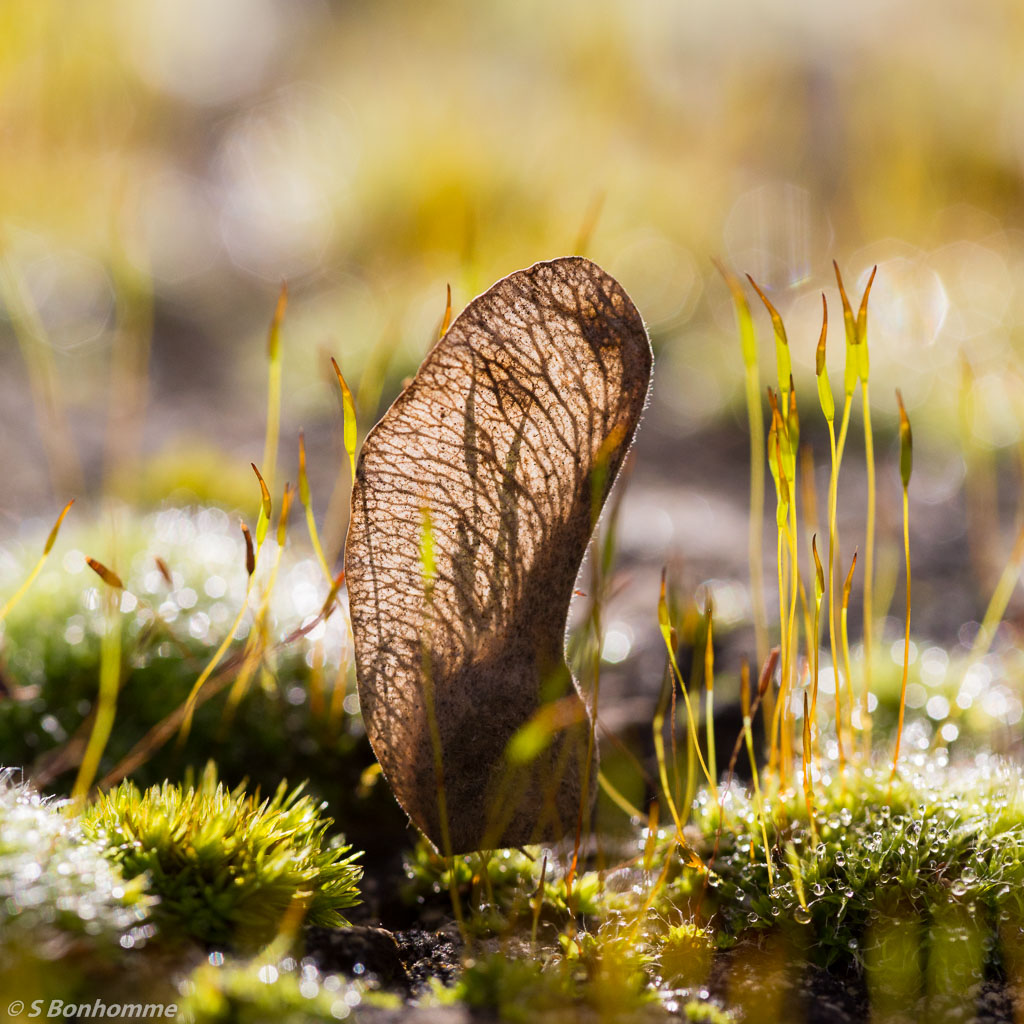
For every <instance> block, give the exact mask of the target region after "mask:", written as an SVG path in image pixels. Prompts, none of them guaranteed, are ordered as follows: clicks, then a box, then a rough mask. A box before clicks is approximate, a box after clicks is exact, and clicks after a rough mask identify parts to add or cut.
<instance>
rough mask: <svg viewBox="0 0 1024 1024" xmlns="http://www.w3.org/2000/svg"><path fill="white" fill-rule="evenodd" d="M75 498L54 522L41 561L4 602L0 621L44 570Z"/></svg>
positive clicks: (0, 610)
mask: <svg viewBox="0 0 1024 1024" xmlns="http://www.w3.org/2000/svg"><path fill="white" fill-rule="evenodd" d="M74 503H75V499H74V498H72V499H71V500H70V501H69V502H68V503H67V504H66V505H65V506H64V508H63V509H62V510H61V513H60V515H59V516H57V522H55V523H54V524H53V529H52V530H50V534H49V536H48V537H47V538H46V543H45V544H44V545H43V553H42V554H41V555H40V556H39V561H37V562H36V564H35V565H34V566H33V567H32V571H31V572H30V573H29V574H28V576H26V577H25V581H24V582H23V583H22V584H21V586H20V587H18V589H17V590H16V591H15V592H14V593H13V594H11V596H10V597H9V598H8V599H7V601H6V602H5V603H4V606H3V607H2V608H0V622H3V621H4V619H6V618H7V616H8V615H9V614H10V613H11V610H12V609H13V608H14V606H15V605H16V604H17V603H18V602H19V601H20V600H21V599H22V598H23V597H24V596H25V594H26V592H27V591H28V588H29V587H31V586H32V584H33V583H35V581H36V577H37V576H38V575H39V574H40V573H41V572H42V571H43V566H44V565H46V560H47V559H48V558H49V557H50V552H51V551H52V550H53V545H54V544H56V543H57V534H58V533H59V532H60V524H61V523H63V522H64V517H65V516H66V515H67V514H68V510H69V509H70V508H71V506H72V505H74Z"/></svg>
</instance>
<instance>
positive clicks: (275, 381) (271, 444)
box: [263, 284, 288, 487]
mask: <svg viewBox="0 0 1024 1024" xmlns="http://www.w3.org/2000/svg"><path fill="white" fill-rule="evenodd" d="M287 308H288V285H287V284H282V285H281V291H280V293H279V294H278V296H277V306H276V307H275V309H274V318H273V320H271V321H270V332H269V334H268V336H267V435H266V440H265V441H264V443H263V472H264V475H265V476H266V478H267V481H268V482H269V486H270V487H273V486H274V478H275V476H276V475H277V447H278V441H279V438H280V436H281V321H282V320H283V319H284V311H285V310H286V309H287Z"/></svg>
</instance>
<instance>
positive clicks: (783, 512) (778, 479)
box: [768, 388, 789, 778]
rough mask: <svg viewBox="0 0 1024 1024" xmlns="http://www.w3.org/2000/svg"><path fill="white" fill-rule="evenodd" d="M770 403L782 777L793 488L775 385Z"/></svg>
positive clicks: (775, 742)
mask: <svg viewBox="0 0 1024 1024" xmlns="http://www.w3.org/2000/svg"><path fill="white" fill-rule="evenodd" d="M768 404H769V405H770V407H771V412H772V422H771V427H770V428H769V430H768V468H769V470H770V471H771V474H772V482H773V483H774V484H775V526H776V542H775V563H776V570H777V573H778V585H779V647H780V652H781V653H780V667H779V696H778V699H777V701H776V704H775V713H774V715H773V717H772V724H771V743H770V751H769V758H768V764H769V768H770V769H771V770H778V771H779V773H780V777H783V778H784V776H785V766H784V765H783V764H782V750H781V747H782V732H783V729H784V725H783V719H784V717H785V705H786V698H787V694H786V682H787V679H788V677H789V648H788V644H787V637H788V636H789V629H788V628H787V619H786V611H787V607H788V602H787V600H786V581H787V579H788V577H787V575H786V562H785V553H786V550H787V549H786V547H785V544H784V541H785V534H786V523H787V518H788V515H789V489H788V486H787V484H786V479H785V469H784V467H783V463H782V451H781V443H780V441H779V433H780V432H781V431H782V417H781V416H780V414H779V406H778V401H777V399H776V397H775V393H774V392H773V391H772V389H771V388H769V389H768Z"/></svg>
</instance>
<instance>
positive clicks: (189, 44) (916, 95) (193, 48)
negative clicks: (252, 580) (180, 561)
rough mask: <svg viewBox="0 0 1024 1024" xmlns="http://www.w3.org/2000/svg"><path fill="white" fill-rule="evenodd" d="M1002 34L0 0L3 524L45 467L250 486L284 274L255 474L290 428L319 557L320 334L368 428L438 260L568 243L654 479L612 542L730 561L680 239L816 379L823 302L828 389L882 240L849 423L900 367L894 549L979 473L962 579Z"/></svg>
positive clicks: (229, 489) (325, 7)
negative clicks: (306, 473) (630, 300)
mask: <svg viewBox="0 0 1024 1024" xmlns="http://www.w3.org/2000/svg"><path fill="white" fill-rule="evenodd" d="M1022 44H1024V9H1022V8H1021V6H1020V5H1019V4H1017V3H1015V2H1013V0H1004V2H993V3H988V4H984V5H978V4H975V3H970V2H967V0H948V2H945V3H942V4H940V5H936V4H935V3H932V2H926V0H887V2H881V0H867V2H865V3H861V4H857V5H834V4H817V3H811V2H805V0H794V2H790V3H787V4H784V5H778V4H772V3H767V2H762V0H732V2H720V0H690V2H687V3H685V4H684V3H679V2H677V0H639V2H632V0H631V2H627V0H574V2H566V3H561V4H555V5H552V4H547V3H542V2H539V0H516V2H501V3H488V4H477V3H468V2H457V0H450V2H444V3H434V4H429V5H414V4H405V3H399V2H387V0H381V2H376V3H372V4H370V3H359V2H329V0H216V2H209V0H178V2H176V3H173V4H169V3H164V2H160V0H109V2H106V3H93V4H82V3H76V2H73V0H5V3H4V4H3V5H2V7H0V132H2V139H3V148H2V159H0V211H2V215H0V432H2V433H0V437H2V443H0V479H2V480H3V482H4V486H3V488H2V490H0V533H2V534H3V535H7V536H11V535H13V534H17V533H19V532H20V531H24V530H28V529H38V524H41V523H43V522H46V523H49V522H52V518H53V515H54V514H55V512H56V510H57V509H58V508H59V506H60V505H61V504H62V503H63V501H64V500H66V499H67V498H68V497H71V496H73V495H77V496H79V498H80V499H82V498H86V497H89V496H92V497H99V496H101V495H104V494H107V493H116V494H118V495H120V496H121V497H124V498H126V499H129V500H131V501H134V502H137V503H140V504H143V505H153V504H159V503H160V502H162V501H165V500H167V499H177V500H190V499H194V498H198V499H203V500H214V501H219V502H220V503H221V504H224V505H226V506H232V505H238V504H240V503H243V504H244V503H246V502H248V507H250V508H252V507H253V505H254V504H255V500H256V497H257V496H256V494H254V493H253V486H252V481H251V478H250V477H249V475H248V474H249V470H248V465H247V463H248V462H249V461H251V460H257V461H258V459H259V457H260V455H261V453H262V444H263V429H264V417H265V396H266V372H267V369H266V333H267V325H268V323H269V320H270V317H271V315H272V312H273V309H274V304H275V301H276V296H277V292H278V289H279V287H280V284H281V282H282V281H283V280H286V281H287V282H288V286H289V289H290V296H291V297H290V304H289V307H288V313H287V317H286V320H285V325H284V332H283V344H284V412H283V416H284V419H283V432H282V454H281V471H280V482H283V479H284V478H285V477H287V476H291V477H292V479H294V468H295V463H296V455H295V446H296V442H297V435H298V430H299V428H300V427H304V428H305V430H306V439H307V446H308V448H309V458H310V466H311V475H312V479H313V482H314V492H315V501H316V503H317V509H318V515H322V516H324V517H325V518H326V519H327V532H328V534H329V535H331V542H332V544H333V545H334V548H335V549H337V547H338V546H339V545H340V532H341V529H342V527H343V518H344V516H343V510H342V506H343V504H344V487H343V485H337V481H336V478H337V476H338V471H339V467H340V466H341V465H342V464H343V452H342V447H341V439H340V429H339V424H340V420H339V417H338V411H337V402H336V397H335V392H334V389H333V388H332V386H331V381H330V379H329V376H328V375H329V372H330V371H329V363H328V354H333V355H335V356H336V357H337V358H338V360H339V362H340V364H341V366H342V367H343V369H344V370H345V373H346V375H347V376H348V378H349V380H350V381H352V382H354V386H355V388H356V391H357V399H358V403H359V413H360V419H361V424H362V427H363V428H365V427H366V426H368V425H369V424H370V423H371V422H372V421H373V420H374V419H375V417H376V416H377V415H378V413H379V412H380V410H381V409H382V408H383V407H384V405H386V403H387V402H388V401H390V399H391V398H392V397H393V396H394V394H395V393H396V391H397V389H398V387H399V386H400V383H401V381H402V379H403V378H404V377H405V376H407V375H408V374H409V373H411V372H412V371H413V370H414V368H415V366H416V365H417V363H418V361H419V359H420V358H421V356H422V354H423V353H424V352H425V351H426V349H427V348H428V346H429V345H430V344H431V343H432V341H433V340H434V339H435V337H436V333H437V329H438V325H439V323H440V320H441V317H442V315H443V311H444V303H445V285H446V283H450V284H451V286H452V291H453V298H454V305H455V309H456V311H458V309H460V308H461V307H462V306H463V305H464V304H465V303H466V302H467V301H468V300H469V299H470V298H471V297H472V296H473V295H474V294H476V293H477V292H479V291H481V290H483V289H484V288H485V287H486V286H487V285H489V284H490V283H491V282H492V281H494V280H495V279H497V278H498V277H500V276H503V275H505V274H506V273H509V272H511V271H513V270H515V269H518V268H520V267H523V266H526V265H529V264H530V263H533V262H535V261H537V260H540V259H546V258H551V257H555V256H559V255H563V254H566V253H569V252H573V251H578V250H580V249H581V248H582V249H585V250H586V252H587V254H588V255H590V256H592V257H593V258H594V259H596V260H597V261H598V262H600V263H601V264H602V265H604V266H605V267H606V269H608V270H609V271H611V272H612V273H613V274H615V275H616V276H618V277H619V279H620V280H621V281H622V282H623V284H624V285H625V287H626V288H627V290H628V291H629V292H630V293H631V295H632V296H633V297H634V299H635V301H636V303H637V305H638V306H639V308H640V309H641V311H642V312H643V314H644V316H645V318H646V320H647V322H648V324H649V326H650V330H651V333H652V337H653V340H654V344H655V348H656V352H657V357H658V365H657V371H656V384H655V389H654V394H653V399H652V405H651V411H650V415H649V417H648V423H647V424H646V425H645V428H644V430H643V431H642V432H641V433H642V437H641V448H640V455H641V459H639V460H638V463H639V466H638V470H637V480H638V482H639V483H640V485H641V493H642V494H646V495H647V496H648V497H650V495H652V494H653V495H655V497H656V498H657V500H656V501H649V500H648V501H646V502H644V503H640V504H637V505H636V506H635V509H634V511H635V512H636V513H637V515H635V516H633V517H632V518H628V517H627V518H626V519H624V522H626V523H629V522H632V523H633V524H634V525H633V526H632V527H629V526H625V527H624V538H623V542H624V545H625V546H626V548H627V550H628V548H629V545H630V543H634V544H635V545H646V546H647V547H650V548H655V549H657V551H658V555H657V558H658V560H666V559H668V558H670V557H672V554H673V552H676V551H677V552H678V553H679V554H680V557H684V556H685V557H686V558H688V559H689V560H690V561H691V563H692V562H693V560H694V559H697V560H698V561H699V559H700V558H701V557H706V560H707V562H708V566H710V565H712V564H718V565H721V564H722V561H723V560H724V561H725V570H726V575H727V574H728V571H731V570H735V571H736V572H737V573H739V572H741V570H742V567H743V565H744V564H745V563H744V559H745V536H746V534H745V525H744V516H745V507H744V504H743V502H744V501H745V493H746V491H745V488H746V473H747V467H746V452H745V448H744V446H743V445H744V442H743V437H744V434H743V431H744V429H745V412H744V408H743V377H742V365H741V362H740V357H739V349H738V344H737V341H736V335H735V327H734V322H733V313H732V309H731V305H730V302H729V297H728V292H727V290H726V289H725V287H724V286H723V284H722V282H721V280H720V278H719V277H718V276H717V273H716V272H715V270H714V269H713V267H712V262H711V260H712V257H719V258H721V259H722V260H723V261H724V262H726V263H727V264H728V265H730V266H731V267H732V268H734V269H735V270H736V271H737V272H740V273H742V272H750V273H751V274H752V275H754V277H756V278H757V279H758V280H759V282H760V283H762V284H763V285H764V287H765V288H766V289H767V290H768V291H769V294H770V295H771V296H772V298H773V301H774V302H775V303H776V304H777V305H778V306H779V308H780V310H781V311H782V312H783V314H784V316H785V317H786V321H787V325H788V327H789V334H790V339H791V342H792V348H793V354H794V359H795V362H796V365H797V370H798V378H797V387H798V389H802V390H803V393H804V394H805V395H806V396H808V398H812V399H813V395H814V392H813V388H812V387H811V386H809V385H810V382H811V380H812V378H811V376H810V374H811V372H812V370H813V351H814V344H815V342H816V340H817V333H818V326H819V316H820V298H819V293H820V292H821V291H822V290H824V291H826V293H827V294H828V297H829V299H830V303H831V308H832V310H833V314H834V329H833V333H832V335H831V349H830V353H831V354H830V362H831V364H832V367H833V369H832V373H833V381H834V383H835V384H836V385H837V386H838V382H839V380H840V379H841V360H842V342H841V330H840V328H839V316H838V302H837V299H836V291H835V287H834V278H833V276H832V267H831V261H832V259H833V258H835V259H837V260H838V261H839V263H840V265H841V266H842V267H843V269H844V272H845V275H846V278H847V281H848V282H849V283H850V285H851V290H856V292H857V293H858V294H859V291H860V288H861V287H862V286H863V283H864V281H865V280H866V277H867V274H868V273H869V271H870V268H871V267H872V265H874V264H876V263H877V264H878V266H879V271H878V279H877V282H876V285H875V290H874V294H873V302H872V314H871V345H872V374H873V380H877V381H879V383H878V384H877V385H876V386H875V388H874V395H876V396H877V397H876V399H875V401H876V404H877V406H878V408H877V412H876V424H877V425H878V426H879V427H880V429H881V431H882V438H883V440H882V448H881V451H882V454H883V455H885V456H887V455H889V454H891V451H892V427H893V423H894V422H895V402H894V399H893V395H892V388H893V387H894V386H896V385H898V386H900V387H902V389H903V393H904V395H905V397H906V400H907V405H908V408H909V410H910V414H911V416H912V418H913V419H914V424H915V430H916V437H917V443H918V453H919V456H918V457H919V460H921V464H922V465H923V466H924V469H923V471H922V476H921V477H920V482H919V484H918V487H917V488H916V490H917V493H916V495H915V496H914V501H915V503H916V506H915V507H916V510H917V511H916V513H915V514H916V515H917V516H918V519H919V522H920V523H921V524H922V527H925V528H927V527H929V525H930V527H931V537H932V540H929V539H927V537H926V539H925V541H924V546H925V548H926V556H925V557H926V558H927V549H928V545H929V544H932V553H933V554H934V555H935V558H936V559H937V564H938V566H939V568H941V567H942V564H943V563H942V552H943V551H946V552H947V553H949V552H954V553H955V552H959V553H960V554H961V555H962V553H963V551H964V550H965V545H964V537H965V536H966V533H965V530H966V525H967V522H968V518H969V512H970V509H969V508H968V505H969V503H968V502H966V501H965V500H964V499H963V497H962V493H961V485H962V484H963V482H964V480H965V479H966V478H968V477H970V476H971V474H973V478H972V483H973V490H972V493H973V494H975V495H976V496H980V498H978V500H977V501H976V504H978V502H979V501H980V506H981V511H980V512H978V514H979V515H981V516H982V520H983V521H984V515H985V513H984V508H985V507H988V506H991V508H992V509H995V508H996V504H995V503H996V502H998V501H1000V500H1001V501H1002V503H1003V508H1004V511H1003V514H1002V516H1001V517H1000V515H999V514H998V513H997V512H993V513H992V514H991V515H990V516H989V519H988V520H987V522H988V527H987V528H984V529H980V530H979V531H976V537H978V538H981V540H982V541H985V540H986V539H988V540H991V541H992V543H993V545H994V547H995V548H996V549H997V550H996V552H995V553H994V554H993V555H992V556H991V559H990V561H991V562H992V566H990V567H989V570H988V573H987V575H988V576H989V577H991V575H992V573H993V572H995V571H996V570H997V569H998V567H999V565H1000V564H1002V563H1001V562H1000V561H999V560H1000V558H1002V559H1003V560H1004V561H1005V555H1006V550H1005V549H1008V544H1009V542H1008V541H1006V540H1005V538H1006V537H1009V538H1010V539H1011V540H1012V533H1013V508H1014V503H1015V500H1016V497H1015V496H1016V493H1017V491H1018V490H1019V487H1018V481H1019V479H1020V454H1019V453H1020V451H1021V437H1020V435H1021V427H1022V421H1024V400H1022V399H1024V374H1022V370H1021V365H1022V362H1021V360H1022V358H1024V355H1022V351H1021V349H1022V346H1024V337H1022V330H1024V289H1022V287H1021V280H1022V275H1021V269H1022V264H1024V233H1022V228H1024V208H1022V198H1024V189H1022V182H1024V70H1022V67H1024V66H1022V65H1021V62H1020V60H1019V55H1020V52H1021V46H1022ZM755 313H756V314H757V316H758V318H759V324H760V325H761V327H762V342H763V344H764V349H763V352H764V357H765V358H764V367H763V368H764V373H765V381H766V382H767V381H768V380H769V379H770V372H771V371H772V369H773V366H772V360H771V357H770V348H769V347H768V345H769V343H770V335H769V332H768V325H767V318H766V317H764V316H763V310H761V309H757V310H755ZM816 412H817V410H816V408H811V407H810V406H808V414H816ZM808 418H809V419H810V418H812V417H811V416H810V415H808ZM807 431H808V433H807V436H808V437H809V439H811V440H812V443H815V444H816V445H817V444H819V443H820V441H821V433H820V427H819V426H815V427H814V428H811V427H808V428H807ZM816 432H817V433H816ZM852 436H854V437H856V436H857V435H856V429H855V431H854V434H853V435H852ZM818 450H819V452H824V451H825V450H827V449H823V448H819V449H818ZM856 472H857V471H856V470H854V469H851V473H852V474H853V476H852V480H853V481H854V482H853V483H851V484H850V485H849V486H850V487H851V488H853V490H852V492H851V493H852V494H854V495H855V494H856V491H857V487H858V485H857V483H856V480H857V477H856ZM645 474H646V475H645ZM644 487H646V491H645V490H643V488H644ZM886 487H888V484H887V485H886ZM687 488H690V489H691V490H692V491H693V493H691V491H688V490H687ZM883 491H884V493H883V494H882V495H881V496H880V500H882V501H883V502H884V501H895V500H898V491H897V490H896V487H895V485H894V486H893V487H892V488H889V489H888V490H885V489H884V488H883ZM332 493H333V494H334V498H333V499H332V498H331V495H332ZM332 500H333V503H334V504H333V508H329V503H330V502H331V501H332ZM851 500H853V499H851ZM892 507H893V508H897V509H898V506H897V505H893V506H892ZM950 510H952V511H950ZM894 515H895V516H896V517H897V522H898V511H896V512H895V513H894ZM332 523H333V530H334V532H333V535H332V534H331V529H332ZM886 525H887V524H886V521H885V516H884V514H883V527H885V526H886ZM888 525H892V524H891V522H890V523H889V524H888ZM897 529H898V527H897ZM1000 531H1002V532H1003V534H1005V537H1002V536H1001V534H1000ZM926 532H927V531H926ZM631 538H632V541H631ZM893 545H894V546H893V550H894V551H895V552H896V554H895V555H894V556H893V557H894V559H896V561H895V562H894V565H897V564H898V550H899V549H898V534H897V535H896V536H894V539H893ZM935 545H938V546H939V547H938V548H936V547H935ZM936 552H937V553H936ZM950 557H952V556H950ZM979 557H980V561H979V565H981V566H982V569H981V573H980V575H981V578H982V580H984V579H985V576H986V572H985V570H984V557H982V556H979ZM993 566H994V568H993ZM895 571H896V570H895V568H894V570H893V572H894V573H895ZM711 574H712V570H711V569H710V568H706V567H703V566H698V568H696V569H694V570H693V578H694V579H695V580H699V579H702V578H705V577H707V576H708V575H711ZM990 582H991V580H990V579H989V580H988V582H986V583H985V586H986V587H987V586H988V585H989V583H990ZM925 585H926V584H925ZM984 592H986V591H985V590H984V587H982V588H981V589H980V590H979V593H984ZM940 596H941V594H940ZM647 597H649V595H647ZM645 600H646V598H645ZM969 601H970V602H973V604H971V605H970V606H971V607H974V606H975V605H976V604H977V598H976V597H975V595H973V594H972V595H971V596H970V598H969ZM648 603H649V602H648ZM960 612H961V609H960V608H959V607H958V608H957V609H956V611H955V612H951V613H950V617H951V618H955V617H956V616H958V615H960Z"/></svg>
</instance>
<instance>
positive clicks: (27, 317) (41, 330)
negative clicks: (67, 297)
mask: <svg viewBox="0 0 1024 1024" xmlns="http://www.w3.org/2000/svg"><path fill="white" fill-rule="evenodd" d="M0 302H2V303H3V305H4V307H5V308H6V310H7V317H8V319H9V320H10V323H11V327H12V328H13V330H14V336H15V338H16V339H17V342H18V347H19V348H20V350H21V356H22V359H23V360H24V362H25V369H26V371H27V373H28V385H29V392H30V394H31V396H32V405H33V408H34V409H35V414H36V419H37V421H38V423H39V434H40V437H41V438H42V442H43V450H44V452H45V454H46V462H47V467H48V469H49V472H50V481H51V483H52V485H53V489H54V492H55V493H57V494H61V493H63V494H67V493H69V492H70V493H76V492H79V491H81V489H82V487H83V486H84V480H83V477H82V467H81V465H80V464H79V462H78V457H77V456H76V454H75V445H74V438H73V435H72V432H71V428H70V425H69V423H68V418H67V409H66V405H65V402H64V400H63V396H62V395H61V390H60V381H59V378H58V375H57V366H56V362H55V360H54V352H55V351H57V349H56V347H55V346H54V345H53V344H52V343H51V340H50V339H49V338H48V337H47V334H46V328H45V326H44V325H43V320H42V317H41V316H40V315H39V310H38V309H37V308H36V306H35V304H34V303H33V301H32V295H31V293H30V292H29V289H28V286H27V284H26V283H25V280H24V278H23V277H22V275H21V274H20V273H19V271H18V269H17V267H16V266H15V263H14V261H13V260H12V259H11V258H10V257H9V256H8V254H7V252H6V238H5V237H4V235H3V232H2V231H0Z"/></svg>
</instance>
